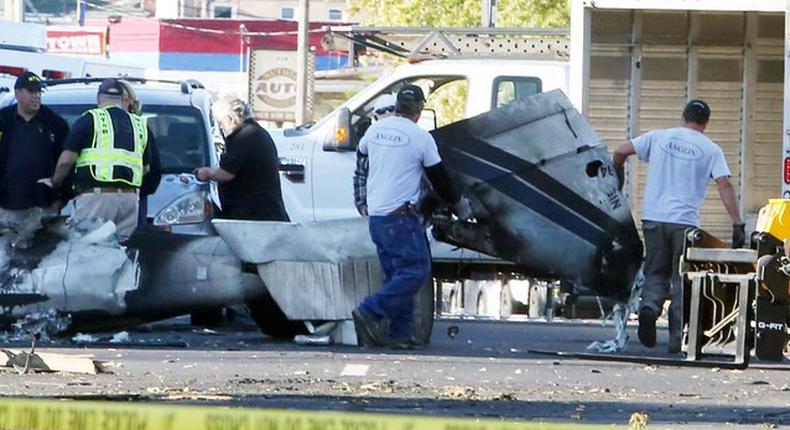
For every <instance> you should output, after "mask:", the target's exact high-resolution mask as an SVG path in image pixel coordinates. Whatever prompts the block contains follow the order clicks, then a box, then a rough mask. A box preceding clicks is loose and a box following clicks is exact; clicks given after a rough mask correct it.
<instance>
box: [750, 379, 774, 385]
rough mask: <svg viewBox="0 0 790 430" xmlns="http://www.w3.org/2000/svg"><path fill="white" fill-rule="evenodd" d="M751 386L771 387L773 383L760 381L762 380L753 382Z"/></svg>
mask: <svg viewBox="0 0 790 430" xmlns="http://www.w3.org/2000/svg"><path fill="white" fill-rule="evenodd" d="M751 384H752V385H771V383H770V382H768V381H760V380H757V381H752V383H751Z"/></svg>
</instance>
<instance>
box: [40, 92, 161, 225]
mask: <svg viewBox="0 0 790 430" xmlns="http://www.w3.org/2000/svg"><path fill="white" fill-rule="evenodd" d="M123 96H124V86H123V84H122V83H121V82H119V81H118V80H117V79H106V80H104V81H102V83H101V85H99V91H98V95H97V104H98V108H96V109H91V110H89V111H87V112H86V113H85V114H84V115H83V116H82V117H81V118H80V119H79V120H77V122H76V123H74V128H73V129H72V130H71V133H69V135H68V137H67V138H66V141H65V143H64V144H63V148H64V149H63V152H62V153H61V155H60V158H59V159H58V163H57V166H56V167H55V173H54V175H53V176H52V178H51V179H50V178H47V179H43V180H41V182H43V183H46V184H48V185H50V186H52V187H53V188H55V189H58V188H60V186H61V185H62V184H63V181H64V180H65V179H66V177H67V176H68V175H69V173H70V172H71V171H72V169H74V171H75V176H74V188H75V191H76V192H77V193H78V196H77V197H76V198H75V199H74V213H73V214H72V216H71V220H70V222H71V223H72V224H73V225H75V226H77V227H78V228H79V227H80V226H81V225H82V224H83V223H84V222H86V221H93V220H99V221H112V222H113V223H115V227H116V236H117V237H118V240H119V241H125V240H126V239H128V238H129V236H131V234H132V233H133V232H134V230H135V228H136V227H137V213H138V206H137V205H138V190H139V188H140V186H141V185H142V182H143V176H144V175H145V174H146V173H147V172H148V170H149V159H150V157H151V155H150V154H151V149H150V147H151V145H150V143H151V142H153V139H154V138H153V135H152V134H151V132H150V130H148V126H147V124H146V122H145V120H143V119H142V118H141V117H139V116H138V115H135V114H132V113H128V112H126V110H125V109H124V107H123V100H124V99H123ZM86 227H87V226H86Z"/></svg>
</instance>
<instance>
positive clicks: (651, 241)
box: [639, 221, 693, 344]
mask: <svg viewBox="0 0 790 430" xmlns="http://www.w3.org/2000/svg"><path fill="white" fill-rule="evenodd" d="M688 228H693V226H690V225H685V224H671V223H664V222H655V221H643V222H642V232H643V233H644V235H645V254H646V255H645V269H644V270H645V285H644V287H643V288H642V300H641V302H640V303H639V309H640V310H641V309H644V308H648V309H651V310H653V312H655V314H656V316H658V315H661V310H662V309H663V307H664V302H665V301H666V300H667V299H669V300H670V304H669V342H670V344H673V343H675V344H679V343H680V340H681V336H682V334H683V328H682V324H683V286H682V284H681V283H682V279H681V277H680V268H679V263H680V257H681V255H682V254H683V243H684V241H685V235H686V229H688Z"/></svg>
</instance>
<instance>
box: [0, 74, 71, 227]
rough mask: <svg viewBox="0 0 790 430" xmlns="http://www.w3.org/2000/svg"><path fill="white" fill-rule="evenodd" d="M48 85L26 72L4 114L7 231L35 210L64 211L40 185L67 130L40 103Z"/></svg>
mask: <svg viewBox="0 0 790 430" xmlns="http://www.w3.org/2000/svg"><path fill="white" fill-rule="evenodd" d="M44 86H45V84H44V82H43V81H41V79H40V78H39V77H38V76H37V75H36V74H35V73H33V72H25V73H23V74H22V75H21V76H19V78H18V79H17V80H16V83H15V84H14V94H15V96H16V101H17V102H16V103H15V104H12V105H11V106H8V107H6V108H4V109H2V110H0V208H2V209H3V211H2V213H3V217H2V218H3V220H2V223H3V224H5V225H4V227H7V228H11V229H14V230H16V226H17V225H18V224H20V223H21V222H22V221H24V220H25V219H26V218H28V216H29V214H30V213H31V212H30V211H31V209H35V208H45V209H46V210H52V211H53V212H54V211H56V210H58V209H60V206H61V203H60V202H59V200H58V199H57V196H56V194H55V192H54V191H53V190H52V189H50V188H48V187H46V186H45V185H42V184H39V183H37V181H38V179H39V178H42V177H48V176H51V175H52V172H53V170H54V168H55V162H56V161H57V159H58V155H59V154H60V151H61V148H62V145H63V140H64V139H65V138H66V135H67V134H68V131H69V126H68V124H67V123H66V121H65V120H64V119H63V118H61V117H60V115H58V114H57V113H55V112H54V111H53V110H51V109H49V108H48V107H46V106H43V105H42V104H41V90H42V88H43V87H44ZM34 224H35V223H30V225H31V227H38V225H37V224H35V225H34ZM27 233H32V232H27Z"/></svg>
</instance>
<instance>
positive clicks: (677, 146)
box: [660, 139, 702, 160]
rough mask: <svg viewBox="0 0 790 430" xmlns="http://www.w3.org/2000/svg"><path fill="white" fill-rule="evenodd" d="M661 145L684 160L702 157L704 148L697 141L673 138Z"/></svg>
mask: <svg viewBox="0 0 790 430" xmlns="http://www.w3.org/2000/svg"><path fill="white" fill-rule="evenodd" d="M660 147H661V149H662V150H663V151H664V152H666V153H667V154H669V155H670V156H672V157H675V158H681V159H683V160H699V159H700V158H702V149H701V148H700V147H699V146H697V144H696V143H692V142H689V141H687V140H677V139H672V140H670V141H668V142H663V143H661V145H660Z"/></svg>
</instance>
